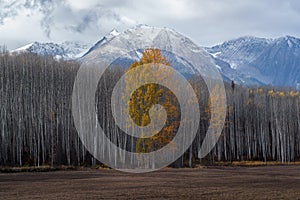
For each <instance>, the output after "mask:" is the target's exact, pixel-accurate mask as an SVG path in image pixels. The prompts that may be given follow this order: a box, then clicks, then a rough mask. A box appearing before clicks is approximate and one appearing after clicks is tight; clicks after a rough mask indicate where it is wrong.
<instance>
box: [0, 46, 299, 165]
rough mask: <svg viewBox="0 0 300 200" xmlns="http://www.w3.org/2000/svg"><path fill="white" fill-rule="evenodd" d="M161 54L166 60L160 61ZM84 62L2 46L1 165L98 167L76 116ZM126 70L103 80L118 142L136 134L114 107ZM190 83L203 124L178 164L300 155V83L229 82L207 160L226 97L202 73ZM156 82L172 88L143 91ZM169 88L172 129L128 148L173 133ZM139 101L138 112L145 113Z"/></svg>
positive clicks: (104, 110)
mask: <svg viewBox="0 0 300 200" xmlns="http://www.w3.org/2000/svg"><path fill="white" fill-rule="evenodd" d="M143 55H144V56H145V55H146V54H143ZM161 60H164V59H160V61H159V62H161ZM141 62H142V61H141ZM147 62H149V63H151V62H152V61H151V59H150V61H149V60H148V61H147ZM164 62H165V61H164ZM165 63H166V64H167V62H165ZM136 64H137V63H135V64H132V65H131V66H130V67H131V68H132V67H134V65H136ZM79 67H80V64H79V63H77V62H75V61H63V60H60V61H58V60H55V59H53V58H51V57H45V56H38V55H34V54H30V53H22V54H10V53H8V52H7V51H5V49H3V50H2V51H1V53H0V103H1V108H0V144H1V147H0V166H40V165H51V166H56V165H74V166H91V165H96V164H98V163H99V162H98V161H97V160H96V159H95V158H93V156H92V155H91V154H90V153H89V152H88V151H87V150H86V149H85V147H84V145H83V144H82V142H81V140H80V138H79V137H78V134H77V131H76V128H75V126H74V122H73V117H72V105H71V103H72V90H73V84H74V81H75V77H76V74H77V71H78V69H79ZM126 70H127V69H124V68H121V67H110V68H109V69H108V70H107V71H106V72H105V79H101V80H100V81H99V85H98V90H97V93H96V96H97V98H96V99H97V102H96V103H95V104H96V105H95V106H96V107H97V111H98V113H97V114H98V120H99V121H100V122H101V123H100V124H102V126H103V129H104V130H106V131H107V133H108V134H110V133H112V134H113V135H114V136H112V135H108V137H120V138H117V139H116V141H125V140H124V137H128V136H127V135H126V134H125V135H124V134H119V132H120V130H119V129H118V128H117V127H116V126H114V124H113V123H114V122H113V120H112V117H113V116H112V114H111V111H109V110H110V108H111V105H110V94H111V93H112V90H113V87H114V84H115V83H116V82H117V81H118V80H119V78H120V77H121V75H122V74H124V73H125V71H126ZM189 82H190V84H191V85H192V87H193V89H194V91H195V92H196V94H197V97H198V100H199V107H200V113H201V118H200V122H199V129H198V132H197V136H196V138H195V139H194V142H193V144H192V145H191V146H190V148H189V149H188V150H187V151H186V153H185V154H184V155H183V156H182V157H181V158H179V159H178V160H177V161H175V162H174V163H173V164H172V166H174V167H184V166H189V167H193V166H194V165H195V164H197V163H205V164H214V162H215V161H224V162H232V161H263V162H267V161H278V162H281V163H290V162H294V161H297V160H300V109H299V107H300V92H299V91H296V90H294V89H293V88H277V87H271V86H264V87H244V86H240V85H237V84H235V83H234V82H231V83H225V87H226V96H227V111H226V112H227V115H226V121H225V124H224V128H223V131H222V134H221V137H220V139H219V141H218V143H217V145H216V146H215V148H214V149H213V151H212V152H211V153H210V154H209V155H207V157H205V158H203V159H199V158H198V151H199V149H200V147H201V144H202V141H203V138H204V137H205V133H206V130H207V128H208V126H209V123H210V116H211V109H210V104H211V102H212V101H214V100H216V99H217V98H218V94H217V90H216V92H215V93H214V94H211V95H209V93H208V91H207V89H206V86H205V83H204V81H203V80H202V78H201V77H200V76H197V75H195V76H193V77H190V79H189ZM147 88H148V89H147ZM149 88H150V89H151V90H156V91H157V92H153V94H154V95H158V91H160V93H161V92H162V91H165V90H166V89H165V88H161V87H159V86H153V87H152V88H151V87H150V86H149V87H145V88H144V89H141V90H144V91H148V90H150V89H149ZM140 93H143V92H140ZM144 93H147V92H144ZM165 93H166V94H167V96H166V98H164V100H167V102H166V103H165V104H166V106H169V108H170V109H172V113H171V114H173V115H172V116H173V118H171V119H169V122H168V123H167V125H166V126H165V133H166V134H161V135H160V136H159V137H158V138H155V140H153V141H154V142H156V143H153V141H152V143H151V145H149V143H147V144H146V143H145V142H144V143H143V141H142V142H141V141H139V140H137V141H133V142H129V143H128V144H126V146H127V147H126V148H132V147H133V146H134V149H135V151H137V152H145V151H148V150H147V148H154V147H153V146H155V145H156V146H160V145H162V144H165V143H167V142H169V140H170V139H172V136H171V135H170V134H173V133H174V132H176V128H177V126H178V123H177V120H178V115H179V114H178V113H177V112H179V111H178V109H179V107H178V106H176V105H174V106H172V105H169V104H170V103H174V104H176V101H174V98H173V96H172V94H171V93H168V92H165ZM103 94H105V95H103ZM135 95H136V97H135V98H137V97H139V96H138V95H139V92H137V93H136V94H135ZM143 98H145V97H141V99H143ZM152 103H155V99H152ZM131 105H132V106H131V109H132V113H140V111H139V110H136V109H137V108H135V107H134V105H133V104H131ZM141 106H142V105H140V107H141ZM148 106H149V105H148ZM144 109H149V107H147V108H144ZM174 113H175V114H174ZM171 114H170V115H168V116H171ZM141 115H142V114H141V113H140V116H139V117H137V116H133V118H135V121H136V122H137V123H139V124H141V125H143V124H145V123H147V120H149V119H147V116H141ZM115 133H118V134H115ZM115 135H117V136H115ZM126 141H127V140H126ZM161 141H162V142H161ZM158 143H159V144H158ZM153 144H155V145H153ZM157 144H158V145H157Z"/></svg>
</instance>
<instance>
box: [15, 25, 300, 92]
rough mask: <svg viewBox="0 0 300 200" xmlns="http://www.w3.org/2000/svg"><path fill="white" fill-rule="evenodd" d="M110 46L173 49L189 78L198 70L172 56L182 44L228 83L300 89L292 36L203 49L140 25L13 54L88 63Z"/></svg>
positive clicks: (298, 48)
mask: <svg viewBox="0 0 300 200" xmlns="http://www.w3.org/2000/svg"><path fill="white" fill-rule="evenodd" d="M175 42H176V44H175ZM106 44H110V45H114V44H117V45H120V44H122V46H123V47H124V48H128V49H129V48H132V47H139V46H141V45H142V44H149V47H150V46H162V47H163V48H164V49H170V51H168V52H166V51H162V54H163V55H164V56H165V57H167V59H168V60H169V61H170V63H171V64H172V65H173V66H174V68H175V69H177V70H179V71H180V72H181V73H182V74H183V75H186V76H190V75H192V74H194V73H195V72H196V71H197V70H196V69H195V68H194V66H192V65H190V63H189V61H186V60H183V59H182V58H179V57H178V56H176V55H174V54H172V53H171V52H172V48H173V49H174V48H175V49H180V48H182V47H183V46H184V47H188V48H189V49H191V50H192V51H201V52H202V54H203V55H204V57H205V56H206V51H207V52H208V53H209V54H210V57H211V58H212V59H213V61H214V62H215V65H216V67H217V68H218V69H219V71H220V72H221V73H222V75H223V76H224V79H225V80H233V81H235V82H236V83H238V84H244V85H277V86H293V87H299V86H300V39H298V38H295V37H292V36H285V37H281V38H277V39H265V38H257V37H252V36H246V37H240V38H237V39H233V40H229V41H226V42H224V43H222V44H219V45H216V46H213V47H205V50H203V48H200V47H198V46H197V45H195V44H194V43H193V42H192V41H191V40H190V39H188V38H186V37H184V36H183V35H181V34H179V33H177V32H176V31H174V30H172V29H168V28H155V27H150V26H147V25H138V26H136V27H134V28H131V29H128V30H126V31H124V32H122V33H119V32H118V31H117V30H116V29H113V30H112V31H111V32H110V33H108V34H107V35H105V36H104V37H103V38H102V39H101V40H99V41H98V42H97V43H96V44H95V45H93V46H92V47H91V48H89V47H90V46H89V45H86V44H82V43H79V42H64V43H61V44H55V43H39V42H34V43H31V44H28V45H25V46H23V47H21V48H18V49H16V50H13V51H12V52H24V51H25V52H32V53H36V54H39V55H49V56H54V57H55V58H57V59H61V58H63V59H79V58H80V60H81V61H84V60H86V59H89V58H91V57H97V55H98V53H99V52H98V51H99V49H101V48H102V47H103V46H105V45H106ZM142 52H143V49H136V50H135V51H134V52H131V53H130V55H128V56H127V58H122V59H119V60H117V61H116V62H117V64H118V65H122V66H126V67H128V65H130V64H131V63H132V62H133V61H135V60H139V59H140V58H141V55H142ZM209 54H207V55H209ZM115 64H116V63H115Z"/></svg>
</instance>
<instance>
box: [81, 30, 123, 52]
mask: <svg viewBox="0 0 300 200" xmlns="http://www.w3.org/2000/svg"><path fill="white" fill-rule="evenodd" d="M118 35H120V33H119V32H118V31H117V29H113V30H112V31H111V32H110V33H108V34H107V35H105V36H104V37H103V38H102V39H101V40H99V41H98V42H97V43H96V44H95V45H94V46H92V47H91V48H90V49H89V50H88V51H87V52H86V53H85V54H84V55H86V54H89V53H90V52H92V51H93V50H95V49H97V48H98V47H100V46H102V45H104V44H106V43H107V42H109V41H111V40H112V39H113V38H114V37H116V36H118Z"/></svg>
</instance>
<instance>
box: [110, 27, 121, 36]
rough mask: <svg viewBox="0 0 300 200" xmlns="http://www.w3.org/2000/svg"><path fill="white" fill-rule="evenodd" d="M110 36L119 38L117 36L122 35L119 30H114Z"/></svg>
mask: <svg viewBox="0 0 300 200" xmlns="http://www.w3.org/2000/svg"><path fill="white" fill-rule="evenodd" d="M108 35H109V36H112V37H115V36H117V35H120V33H119V31H118V30H117V29H115V28H114V29H113V30H111V31H110V32H109V34H108Z"/></svg>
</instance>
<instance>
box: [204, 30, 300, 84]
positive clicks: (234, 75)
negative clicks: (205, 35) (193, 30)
mask: <svg viewBox="0 0 300 200" xmlns="http://www.w3.org/2000/svg"><path fill="white" fill-rule="evenodd" d="M206 50H207V51H208V52H209V53H210V54H211V56H212V57H213V59H214V60H215V62H216V63H219V66H220V68H221V71H222V73H223V74H224V75H225V76H226V77H229V78H230V79H231V80H234V81H236V82H237V83H242V84H245V85H253V84H255V85H260V84H270V85H277V86H294V87H295V86H297V84H298V83H300V40H299V39H297V38H295V37H292V36H285V37H281V38H277V39H264V38H256V37H241V38H238V39H235V40H230V41H227V42H224V43H223V44H220V45H216V46H214V47H210V48H206ZM229 68H231V69H229Z"/></svg>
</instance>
